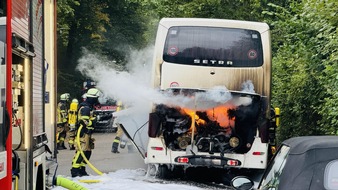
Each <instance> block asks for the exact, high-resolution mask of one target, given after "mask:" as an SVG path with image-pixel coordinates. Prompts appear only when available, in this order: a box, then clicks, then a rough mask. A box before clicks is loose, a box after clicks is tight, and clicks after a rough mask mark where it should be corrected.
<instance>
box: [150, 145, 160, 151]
mask: <svg viewBox="0 0 338 190" xmlns="http://www.w3.org/2000/svg"><path fill="white" fill-rule="evenodd" d="M151 149H152V150H158V151H162V150H163V147H159V146H152V147H151Z"/></svg>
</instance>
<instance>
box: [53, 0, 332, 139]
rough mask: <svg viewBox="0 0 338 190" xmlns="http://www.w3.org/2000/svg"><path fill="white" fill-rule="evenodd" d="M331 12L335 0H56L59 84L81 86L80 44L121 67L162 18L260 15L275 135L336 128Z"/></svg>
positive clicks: (255, 17)
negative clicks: (266, 32) (267, 32)
mask: <svg viewBox="0 0 338 190" xmlns="http://www.w3.org/2000/svg"><path fill="white" fill-rule="evenodd" d="M337 14H338V2H337V1H336V0H306V1H305V0H299V1H291V0H274V1H267V0H247V1H244V0H170V1H169V0H161V1H159V0H117V1H116V0H76V1H73V0H60V1H58V15H59V17H58V35H59V43H58V44H59V50H58V52H59V67H58V68H59V74H58V76H59V78H58V81H59V82H58V83H59V85H58V90H59V91H60V92H64V91H70V90H71V89H79V91H80V88H81V87H79V86H80V85H81V83H82V81H83V80H84V77H85V76H81V75H79V74H76V75H73V74H71V73H74V68H75V66H76V65H77V60H78V59H79V57H81V55H82V53H81V52H82V51H81V49H82V48H87V49H90V50H91V51H94V52H96V53H100V54H103V55H105V56H107V57H108V58H109V59H111V60H115V61H116V62H117V63H118V64H120V65H121V66H123V65H124V64H125V63H126V55H127V53H128V52H129V51H130V50H131V49H140V48H143V47H145V46H147V44H149V43H152V42H153V40H154V37H155V33H156V26H157V23H158V21H159V19H160V18H162V17H200V18H220V19H236V20H250V21H264V22H267V23H268V24H269V25H270V27H271V33H272V50H273V51H272V55H273V97H272V103H273V106H275V107H280V108H281V126H280V128H279V129H278V138H279V140H280V141H281V140H284V139H286V138H289V137H292V136H300V135H319V134H336V133H337V131H338V64H337V61H338V37H337V33H338V31H337V25H338V17H337ZM70 81H76V82H75V83H74V82H70ZM66 84H67V85H66Z"/></svg>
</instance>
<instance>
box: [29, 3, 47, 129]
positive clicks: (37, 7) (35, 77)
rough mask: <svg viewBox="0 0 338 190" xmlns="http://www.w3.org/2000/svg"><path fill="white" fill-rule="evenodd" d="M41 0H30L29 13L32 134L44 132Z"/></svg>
mask: <svg viewBox="0 0 338 190" xmlns="http://www.w3.org/2000/svg"><path fill="white" fill-rule="evenodd" d="M42 8H43V1H41V0H33V1H32V9H31V10H32V15H31V26H32V28H31V31H32V33H31V36H30V38H31V40H32V41H31V42H32V43H33V46H34V50H35V55H36V56H35V57H34V58H33V67H32V92H33V97H32V98H33V100H32V101H33V102H32V109H33V113H32V114H33V135H37V134H41V133H43V132H44V122H43V117H44V115H43V109H44V106H43V99H44V97H43V94H44V92H43V91H44V86H43V84H44V82H43V80H44V78H43V67H44V64H43V60H44V56H43V35H44V31H43V9H42Z"/></svg>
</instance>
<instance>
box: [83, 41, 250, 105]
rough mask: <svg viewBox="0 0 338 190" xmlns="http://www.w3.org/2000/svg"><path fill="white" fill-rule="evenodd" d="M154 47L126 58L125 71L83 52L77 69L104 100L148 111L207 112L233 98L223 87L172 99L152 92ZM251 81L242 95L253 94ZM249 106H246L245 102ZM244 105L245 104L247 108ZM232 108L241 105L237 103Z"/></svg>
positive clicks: (105, 60)
mask: <svg viewBox="0 0 338 190" xmlns="http://www.w3.org/2000/svg"><path fill="white" fill-rule="evenodd" d="M153 49H154V47H148V48H145V49H143V50H142V51H133V52H131V53H130V55H129V59H128V64H127V66H126V67H127V70H128V72H127V71H121V70H120V69H119V68H118V66H117V65H116V64H115V63H114V62H112V61H109V60H107V59H106V58H104V57H102V56H100V55H98V54H93V53H90V52H88V51H87V50H85V51H86V52H85V53H84V56H83V57H82V58H81V59H79V64H78V66H77V69H78V70H79V71H80V72H81V73H82V74H83V75H84V76H87V77H89V78H91V79H92V80H94V81H95V82H96V84H97V88H98V89H100V90H101V91H102V93H103V94H104V96H106V97H110V98H113V99H115V100H120V101H122V102H123V104H124V105H126V106H127V107H141V108H143V107H148V108H149V106H150V105H151V104H150V103H156V104H161V103H162V104H166V105H170V106H179V107H185V108H189V109H196V110H206V109H209V108H212V107H215V106H216V105H220V104H224V103H226V102H228V101H229V100H230V99H231V98H232V96H231V94H230V92H229V91H228V89H226V87H224V86H217V87H214V88H212V89H209V90H207V91H205V92H199V93H197V94H195V96H194V97H189V96H183V95H174V94H173V93H172V92H171V91H170V92H169V91H168V92H161V91H158V90H157V89H153V88H151V85H150V79H151V73H152V71H151V64H152V59H153ZM253 90H254V89H253V85H252V82H251V81H247V82H245V83H243V91H246V92H254V91H253ZM247 103H248V102H247ZM247 103H246V104H247ZM250 103H251V102H250ZM235 104H238V105H239V104H241V103H240V102H237V103H235Z"/></svg>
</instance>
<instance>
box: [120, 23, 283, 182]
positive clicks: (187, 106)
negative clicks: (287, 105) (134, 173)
mask: <svg viewBox="0 0 338 190" xmlns="http://www.w3.org/2000/svg"><path fill="white" fill-rule="evenodd" d="M270 46H271V44H270V30H269V26H268V25H267V24H265V23H259V22H248V21H236V20H223V19H198V18H163V19H161V21H160V22H159V25H158V31H157V36H156V42H155V51H154V58H153V64H152V80H151V82H152V88H153V89H157V90H159V91H161V92H162V93H163V94H165V97H167V99H168V100H169V101H165V102H160V103H159V102H157V103H153V104H152V106H151V108H150V111H149V113H150V114H149V116H148V118H147V120H145V119H143V120H142V119H141V120H133V121H130V119H129V120H127V119H125V123H124V122H123V121H122V120H123V119H121V123H122V125H125V127H124V128H125V129H126V130H127V131H128V133H129V137H130V139H131V140H132V141H133V143H134V144H135V145H137V147H138V150H139V152H140V153H142V154H143V157H144V160H145V163H146V164H148V166H149V168H150V169H149V172H150V174H155V175H157V176H158V177H161V178H166V177H167V176H170V175H171V174H173V173H175V174H176V171H182V172H179V173H184V171H186V170H187V169H188V168H197V167H205V168H219V169H221V170H224V171H230V172H231V173H232V174H234V175H241V174H243V172H245V171H248V172H250V171H257V170H264V169H265V168H266V166H267V163H268V159H269V157H270V156H271V154H272V151H271V149H272V147H273V146H274V143H275V129H276V122H277V121H278V119H276V118H277V117H276V114H275V111H274V109H272V106H271V105H270V98H271V47H270ZM128 122H129V123H135V124H137V125H139V126H141V127H139V128H137V127H135V129H134V130H131V127H130V126H127V125H128ZM145 124H147V126H148V128H147V130H146V131H147V137H149V138H148V139H147V141H141V140H138V136H137V133H142V132H143V133H144V131H145V130H144V128H146V127H143V126H144V125H145ZM131 125H132V124H131ZM141 128H142V129H141ZM131 131H134V132H135V133H134V134H132V133H131ZM140 144H143V145H142V146H140ZM144 145H146V146H144ZM151 168H154V169H155V170H152V169H151ZM153 171H154V172H153Z"/></svg>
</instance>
